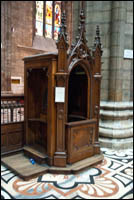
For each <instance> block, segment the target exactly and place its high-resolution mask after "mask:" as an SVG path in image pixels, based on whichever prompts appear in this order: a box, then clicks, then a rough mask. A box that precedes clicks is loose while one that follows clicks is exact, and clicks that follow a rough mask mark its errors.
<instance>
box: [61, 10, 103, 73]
mask: <svg viewBox="0 0 134 200" xmlns="http://www.w3.org/2000/svg"><path fill="white" fill-rule="evenodd" d="M85 32H86V29H85V15H84V10H83V9H81V12H80V23H79V27H78V35H77V36H76V42H75V44H72V45H71V48H70V50H69V54H68V55H67V49H68V46H69V45H68V39H67V33H66V16H65V11H64V12H63V13H62V18H61V27H60V33H59V36H58V42H57V48H58V50H59V60H61V57H63V54H64V56H65V54H66V56H67V62H66V59H65V64H67V65H68V68H69V66H70V65H73V63H74V62H75V60H78V59H84V60H87V61H89V62H92V60H93V59H94V56H95V54H99V55H100V56H101V55H102V47H101V41H100V31H99V26H98V25H97V27H96V36H95V40H94V46H93V49H92V50H90V49H89V48H88V46H87V39H86V36H85ZM61 49H62V53H61ZM63 52H64V53H63ZM65 52H66V53H65ZM59 64H60V63H59ZM60 65H63V63H62V64H60ZM65 68H66V67H65ZM65 71H68V70H67V69H66V70H65Z"/></svg>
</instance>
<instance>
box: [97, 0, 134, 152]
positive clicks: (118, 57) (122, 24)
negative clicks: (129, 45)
mask: <svg viewBox="0 0 134 200" xmlns="http://www.w3.org/2000/svg"><path fill="white" fill-rule="evenodd" d="M111 6H112V8H111V22H112V23H111V30H110V31H111V38H110V62H109V93H108V101H101V103H100V106H101V110H100V124H99V133H100V144H101V146H102V147H110V148H118V149H124V148H131V147H132V143H133V140H132V137H133V121H132V118H133V111H132V109H133V103H132V102H131V101H130V100H131V98H130V93H129V92H128V93H127V95H126V96H125V91H126V90H124V81H125V78H124V77H125V76H127V74H126V73H127V71H124V63H125V62H124V47H125V45H124V44H125V28H126V19H127V16H126V14H127V12H126V2H124V1H112V5H111ZM129 75H130V74H129V73H128V76H129ZM130 82H131V81H130V78H128V80H127V82H126V83H127V84H128V83H130ZM128 91H129V90H128Z"/></svg>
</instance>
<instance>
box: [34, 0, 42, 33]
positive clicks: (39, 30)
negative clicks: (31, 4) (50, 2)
mask: <svg viewBox="0 0 134 200" xmlns="http://www.w3.org/2000/svg"><path fill="white" fill-rule="evenodd" d="M35 33H36V35H40V36H42V35H43V1H36V31H35Z"/></svg>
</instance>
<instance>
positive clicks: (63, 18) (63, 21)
mask: <svg viewBox="0 0 134 200" xmlns="http://www.w3.org/2000/svg"><path fill="white" fill-rule="evenodd" d="M61 40H64V42H65V44H66V48H67V49H68V46H69V45H68V39H67V32H66V14H65V11H63V13H62V16H61V26H60V32H59V34H58V41H57V42H56V45H57V48H58V49H59V43H60V41H61Z"/></svg>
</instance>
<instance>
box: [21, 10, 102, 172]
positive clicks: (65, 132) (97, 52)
mask: <svg viewBox="0 0 134 200" xmlns="http://www.w3.org/2000/svg"><path fill="white" fill-rule="evenodd" d="M82 16H83V15H82V14H81V19H83V18H82ZM63 25H64V20H63V19H62V27H61V32H60V35H59V38H58V42H57V49H58V53H44V54H39V55H35V56H30V57H25V58H24V65H25V83H24V85H25V88H24V95H25V96H24V97H25V146H24V153H25V155H26V156H29V158H34V159H35V161H36V162H38V163H46V164H47V165H48V166H50V168H51V167H52V166H55V167H67V166H70V165H72V166H73V164H74V163H76V162H78V161H83V163H84V160H85V162H87V161H88V165H90V164H94V163H97V162H98V161H100V160H102V159H103V157H102V154H101V152H100V146H99V142H98V137H99V136H98V127H99V109H100V80H101V53H102V50H101V44H100V37H99V29H98V27H97V30H96V37H95V43H94V50H93V51H91V50H89V49H88V47H87V45H86V43H87V41H86V39H85V35H84V32H85V30H84V24H83V23H81V31H80V35H79V37H78V38H77V41H76V44H75V45H74V46H73V45H72V46H71V49H70V51H69V52H67V49H68V43H67V40H66V33H65V28H64V27H65V26H63ZM96 156H98V157H97V159H96ZM88 158H89V159H90V158H91V159H90V160H88ZM86 165H87V163H86ZM83 166H84V165H83Z"/></svg>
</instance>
